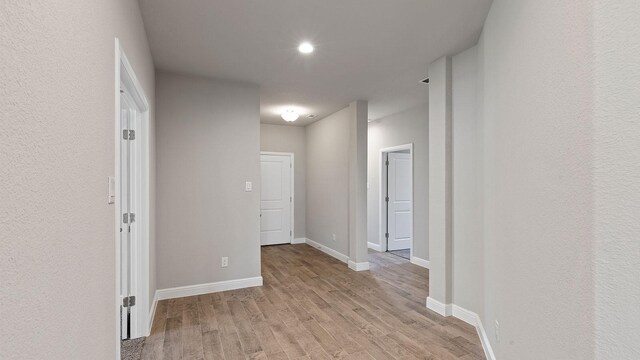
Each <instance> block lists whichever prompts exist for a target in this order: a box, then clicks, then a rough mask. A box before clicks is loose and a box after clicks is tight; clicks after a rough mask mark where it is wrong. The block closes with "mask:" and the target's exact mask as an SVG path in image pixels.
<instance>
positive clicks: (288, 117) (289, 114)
mask: <svg viewBox="0 0 640 360" xmlns="http://www.w3.org/2000/svg"><path fill="white" fill-rule="evenodd" d="M280 116H282V119H283V120H284V121H287V122H293V121H296V120H298V118H299V117H300V115H299V114H298V112H297V111H295V110H294V109H286V110H285V111H284V112H283V113H282V115H280Z"/></svg>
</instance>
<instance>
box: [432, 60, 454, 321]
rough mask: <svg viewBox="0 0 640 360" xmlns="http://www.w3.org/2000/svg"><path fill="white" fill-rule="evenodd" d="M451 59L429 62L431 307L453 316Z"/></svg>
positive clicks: (442, 313) (445, 314)
mask: <svg viewBox="0 0 640 360" xmlns="http://www.w3.org/2000/svg"><path fill="white" fill-rule="evenodd" d="M451 98H452V95H451V58H449V57H446V56H445V57H442V58H440V59H438V60H436V61H435V62H433V63H432V64H431V65H429V261H430V264H429V265H430V266H429V297H428V298H427V307H428V308H430V309H431V310H434V311H436V312H438V313H440V314H441V315H444V316H449V315H451V303H452V258H451V256H452V194H451V191H452V186H451V168H452V166H451V158H452V157H451V149H452V123H451Z"/></svg>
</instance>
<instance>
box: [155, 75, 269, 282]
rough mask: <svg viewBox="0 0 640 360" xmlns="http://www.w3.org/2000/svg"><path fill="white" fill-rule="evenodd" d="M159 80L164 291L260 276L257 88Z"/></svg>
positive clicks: (178, 77) (160, 248) (170, 77)
mask: <svg viewBox="0 0 640 360" xmlns="http://www.w3.org/2000/svg"><path fill="white" fill-rule="evenodd" d="M156 79H157V87H156V96H157V104H158V117H157V133H156V136H157V155H158V160H157V171H158V173H157V175H158V199H157V206H158V212H157V216H158V229H157V230H158V232H157V233H158V245H157V254H158V259H157V261H158V262H157V268H158V287H159V288H161V289H162V288H170V287H177V286H187V285H195V284H202V283H209V282H216V281H223V280H232V279H241V278H248V277H256V276H260V214H259V208H260V114H259V107H260V98H259V90H258V87H257V86H254V85H249V84H242V83H233V82H224V81H214V80H209V79H204V78H197V77H189V76H181V75H176V74H170V73H163V72H159V73H158V74H157V76H156ZM245 181H251V182H253V189H254V190H253V191H252V192H245ZM222 256H228V257H229V267H228V268H225V269H222V268H220V258H221V257H222Z"/></svg>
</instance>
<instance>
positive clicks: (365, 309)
mask: <svg viewBox="0 0 640 360" xmlns="http://www.w3.org/2000/svg"><path fill="white" fill-rule="evenodd" d="M369 261H370V264H371V270H370V271H366V272H353V271H351V270H349V269H348V268H347V267H346V265H345V264H344V263H341V262H339V261H338V260H336V259H334V258H332V257H329V256H327V255H325V254H324V253H322V252H320V251H318V250H316V249H314V248H312V247H311V246H308V245H305V244H301V245H283V246H267V247H263V248H262V276H263V278H264V286H263V287H256V288H248V289H241V290H234V291H227V292H222V293H214V294H208V295H201V296H194V297H188V298H180V299H172V300H165V301H161V302H159V303H158V308H157V312H156V316H155V320H154V323H153V328H152V330H151V335H150V336H149V337H148V338H147V340H146V343H145V348H144V351H143V359H245V358H246V359H330V358H343V359H431V358H436V359H467V360H469V359H484V354H483V350H482V347H481V345H480V341H479V339H478V336H477V334H476V330H475V329H474V328H473V327H472V326H470V325H467V324H465V323H463V322H462V321H460V320H458V319H456V318H453V317H449V318H443V317H441V316H439V315H437V314H435V313H433V312H431V311H430V310H427V309H426V308H425V306H424V302H425V299H426V297H427V291H428V271H427V270H425V269H423V268H421V267H418V266H415V265H413V264H410V263H409V262H408V261H405V260H404V259H402V258H399V257H397V256H393V255H390V254H385V253H378V252H370V254H369Z"/></svg>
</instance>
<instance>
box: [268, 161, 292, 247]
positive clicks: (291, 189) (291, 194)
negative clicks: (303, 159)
mask: <svg viewBox="0 0 640 360" xmlns="http://www.w3.org/2000/svg"><path fill="white" fill-rule="evenodd" d="M262 155H274V156H288V157H290V158H291V204H290V205H289V206H291V234H292V235H291V244H293V242H294V239H295V238H296V224H295V222H294V220H295V203H296V191H295V190H296V185H295V183H294V180H295V175H294V174H295V170H296V164H295V162H294V158H295V155H294V154H293V153H290V152H276V151H260V161H262ZM261 166H262V165H261ZM260 179H262V174H260ZM260 181H261V182H262V180H260Z"/></svg>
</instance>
